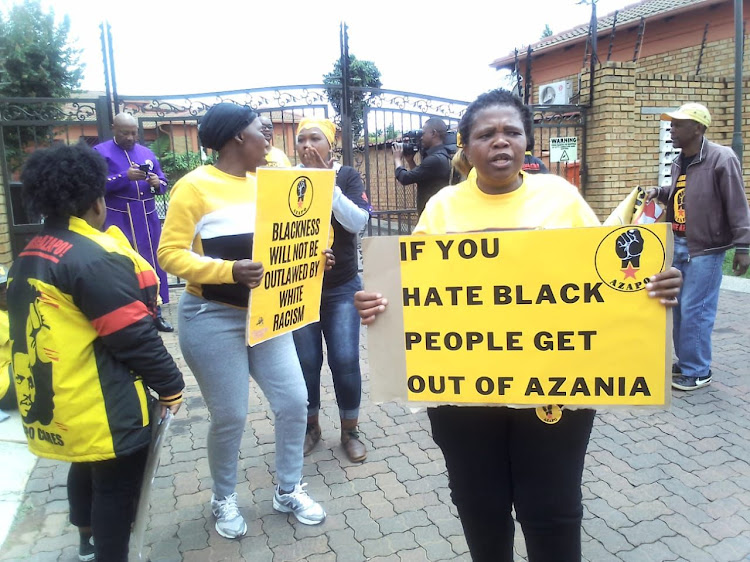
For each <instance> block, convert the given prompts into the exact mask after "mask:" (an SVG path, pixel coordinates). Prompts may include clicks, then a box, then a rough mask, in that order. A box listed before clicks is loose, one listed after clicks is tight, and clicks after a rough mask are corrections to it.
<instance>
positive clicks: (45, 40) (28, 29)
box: [0, 0, 83, 98]
mask: <svg viewBox="0 0 750 562" xmlns="http://www.w3.org/2000/svg"><path fill="white" fill-rule="evenodd" d="M69 31H70V20H69V19H68V17H67V16H65V17H64V18H63V21H62V22H61V23H60V24H59V25H56V24H55V14H54V12H53V11H51V10H50V12H49V13H44V11H42V7H41V5H40V4H39V0H25V1H24V2H23V4H17V5H15V6H13V7H12V8H11V9H10V11H9V13H8V16H7V18H5V17H3V16H2V14H0V62H1V63H2V64H0V67H2V71H3V74H2V80H0V95H3V96H7V97H35V98H41V97H48V98H57V97H65V96H67V95H69V94H70V93H71V92H72V91H73V90H74V89H75V88H77V87H78V85H79V84H80V82H81V78H82V77H83V67H82V66H81V65H80V63H79V56H80V50H78V49H75V48H74V47H72V46H71V45H70V43H69V41H68V33H69Z"/></svg>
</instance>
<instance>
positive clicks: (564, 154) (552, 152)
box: [549, 137, 578, 162]
mask: <svg viewBox="0 0 750 562" xmlns="http://www.w3.org/2000/svg"><path fill="white" fill-rule="evenodd" d="M576 160H578V138H577V137H550V139H549V161H550V162H575V161H576Z"/></svg>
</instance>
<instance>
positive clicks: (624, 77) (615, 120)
mask: <svg viewBox="0 0 750 562" xmlns="http://www.w3.org/2000/svg"><path fill="white" fill-rule="evenodd" d="M639 69H640V65H637V64H636V63H632V62H610V63H606V64H603V65H601V66H599V67H598V68H597V70H596V74H595V77H594V103H593V106H592V107H591V109H590V110H589V113H588V115H587V129H586V138H587V150H586V164H587V168H588V178H587V182H586V186H585V190H584V196H585V197H586V199H587V201H588V202H589V204H590V205H591V207H592V208H593V209H594V211H596V213H597V214H598V215H599V217H600V218H602V219H603V218H606V216H607V215H608V214H609V213H610V212H611V211H612V210H613V209H614V207H616V206H617V203H618V202H619V201H620V200H622V198H623V197H624V196H625V195H626V194H627V193H629V192H630V191H631V190H632V189H633V187H635V186H636V185H642V186H653V185H656V184H657V181H658V155H659V124H658V121H659V117H660V113H661V111H663V110H665V109H669V108H677V107H678V106H679V105H681V104H682V103H685V102H688V101H695V102H699V103H703V104H704V105H706V106H707V107H708V108H709V110H710V111H711V116H712V120H713V122H712V126H711V127H710V128H709V130H708V133H707V135H706V136H707V138H708V139H709V140H711V141H713V142H716V143H719V144H722V145H726V146H731V143H732V130H733V108H734V82H733V81H731V80H728V79H725V78H708V77H705V76H688V75H672V74H655V73H648V72H640V71H639ZM588 84H589V74H588V72H587V71H584V72H583V73H582V85H581V102H582V104H587V103H588V96H589V87H588ZM743 91H744V92H745V94H744V96H745V101H744V102H743V125H742V130H743V137H744V140H745V141H747V140H748V139H750V80H747V81H745V84H744V88H743ZM743 173H744V178H745V186H746V190H747V192H748V194H749V195H750V190H748V185H749V184H750V151H747V150H745V151H744V154H743Z"/></svg>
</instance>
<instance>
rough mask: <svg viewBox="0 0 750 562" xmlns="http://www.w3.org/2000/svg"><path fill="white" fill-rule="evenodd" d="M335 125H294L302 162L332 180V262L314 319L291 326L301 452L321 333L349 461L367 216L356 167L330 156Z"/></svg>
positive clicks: (313, 430) (312, 437)
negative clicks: (300, 399) (299, 390)
mask: <svg viewBox="0 0 750 562" xmlns="http://www.w3.org/2000/svg"><path fill="white" fill-rule="evenodd" d="M335 136H336V126H335V125H334V124H333V122H332V121H329V120H328V119H316V118H305V119H303V120H302V121H300V123H299V126H298V127H297V154H298V156H299V159H300V161H301V162H302V165H303V166H305V167H306V168H333V169H334V170H336V186H335V188H334V193H333V216H332V217H331V229H332V232H333V245H332V247H333V252H334V254H335V255H336V265H335V266H334V267H333V269H331V270H330V271H327V272H326V274H325V276H324V277H323V293H322V295H321V301H320V322H315V323H314V324H309V325H307V326H305V327H303V328H300V329H299V330H297V331H296V332H294V343H295V345H296V346H297V353H298V355H299V360H300V363H301V365H302V372H303V373H304V376H305V382H306V383H307V394H308V401H309V404H308V407H307V416H308V417H307V433H306V436H305V454H308V453H310V452H311V451H312V450H313V448H314V447H315V445H316V444H317V443H318V442H319V441H320V437H321V429H320V423H319V421H318V420H319V417H318V412H319V410H320V369H321V367H322V366H323V336H324V335H325V340H326V348H327V351H328V365H329V366H330V368H331V375H332V376H333V387H334V390H335V391H336V402H337V403H338V407H339V416H340V419H341V445H342V446H343V447H344V451H345V452H346V455H347V457H348V458H349V460H350V461H352V462H361V461H363V460H365V458H366V457H367V449H366V448H365V445H364V443H362V441H361V440H360V438H359V432H358V431H357V423H358V418H359V404H360V398H361V394H362V374H361V372H360V368H359V318H358V316H357V311H356V309H355V308H354V306H353V304H352V302H353V296H354V293H355V292H356V291H358V290H360V289H361V288H362V283H361V282H360V279H359V273H358V272H359V259H358V255H357V234H358V233H359V232H360V231H361V230H362V229H363V228H364V226H365V224H367V220H368V219H369V218H370V203H369V201H368V200H367V195H366V194H365V186H364V184H363V183H362V178H361V177H360V175H359V172H357V170H355V169H354V168H352V167H351V166H341V165H340V164H339V163H338V162H334V161H333V159H332V158H331V147H332V146H333V143H334V140H335Z"/></svg>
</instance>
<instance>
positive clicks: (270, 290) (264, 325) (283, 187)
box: [247, 168, 336, 346]
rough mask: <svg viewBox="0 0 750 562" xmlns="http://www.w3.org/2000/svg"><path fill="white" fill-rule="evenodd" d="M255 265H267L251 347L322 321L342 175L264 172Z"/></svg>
mask: <svg viewBox="0 0 750 562" xmlns="http://www.w3.org/2000/svg"><path fill="white" fill-rule="evenodd" d="M257 177H258V202H257V215H256V219H255V235H254V236H253V260H254V261H260V262H262V263H263V268H264V274H263V281H262V283H261V285H260V287H258V288H256V289H253V290H252V291H251V292H250V308H249V310H248V325H247V342H248V345H251V346H252V345H255V344H258V343H260V342H263V341H266V340H269V339H271V338H273V337H276V336H278V335H281V334H285V333H287V332H291V331H293V330H296V329H297V328H301V327H302V326H305V325H307V324H310V323H312V322H317V321H318V320H319V319H320V292H321V290H322V286H323V271H324V267H325V255H324V254H323V250H324V249H325V248H326V247H327V244H328V233H329V231H330V228H331V202H332V200H333V187H334V184H335V182H336V174H335V172H334V171H333V170H318V169H312V168H292V169H278V168H259V169H258V174H257Z"/></svg>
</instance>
